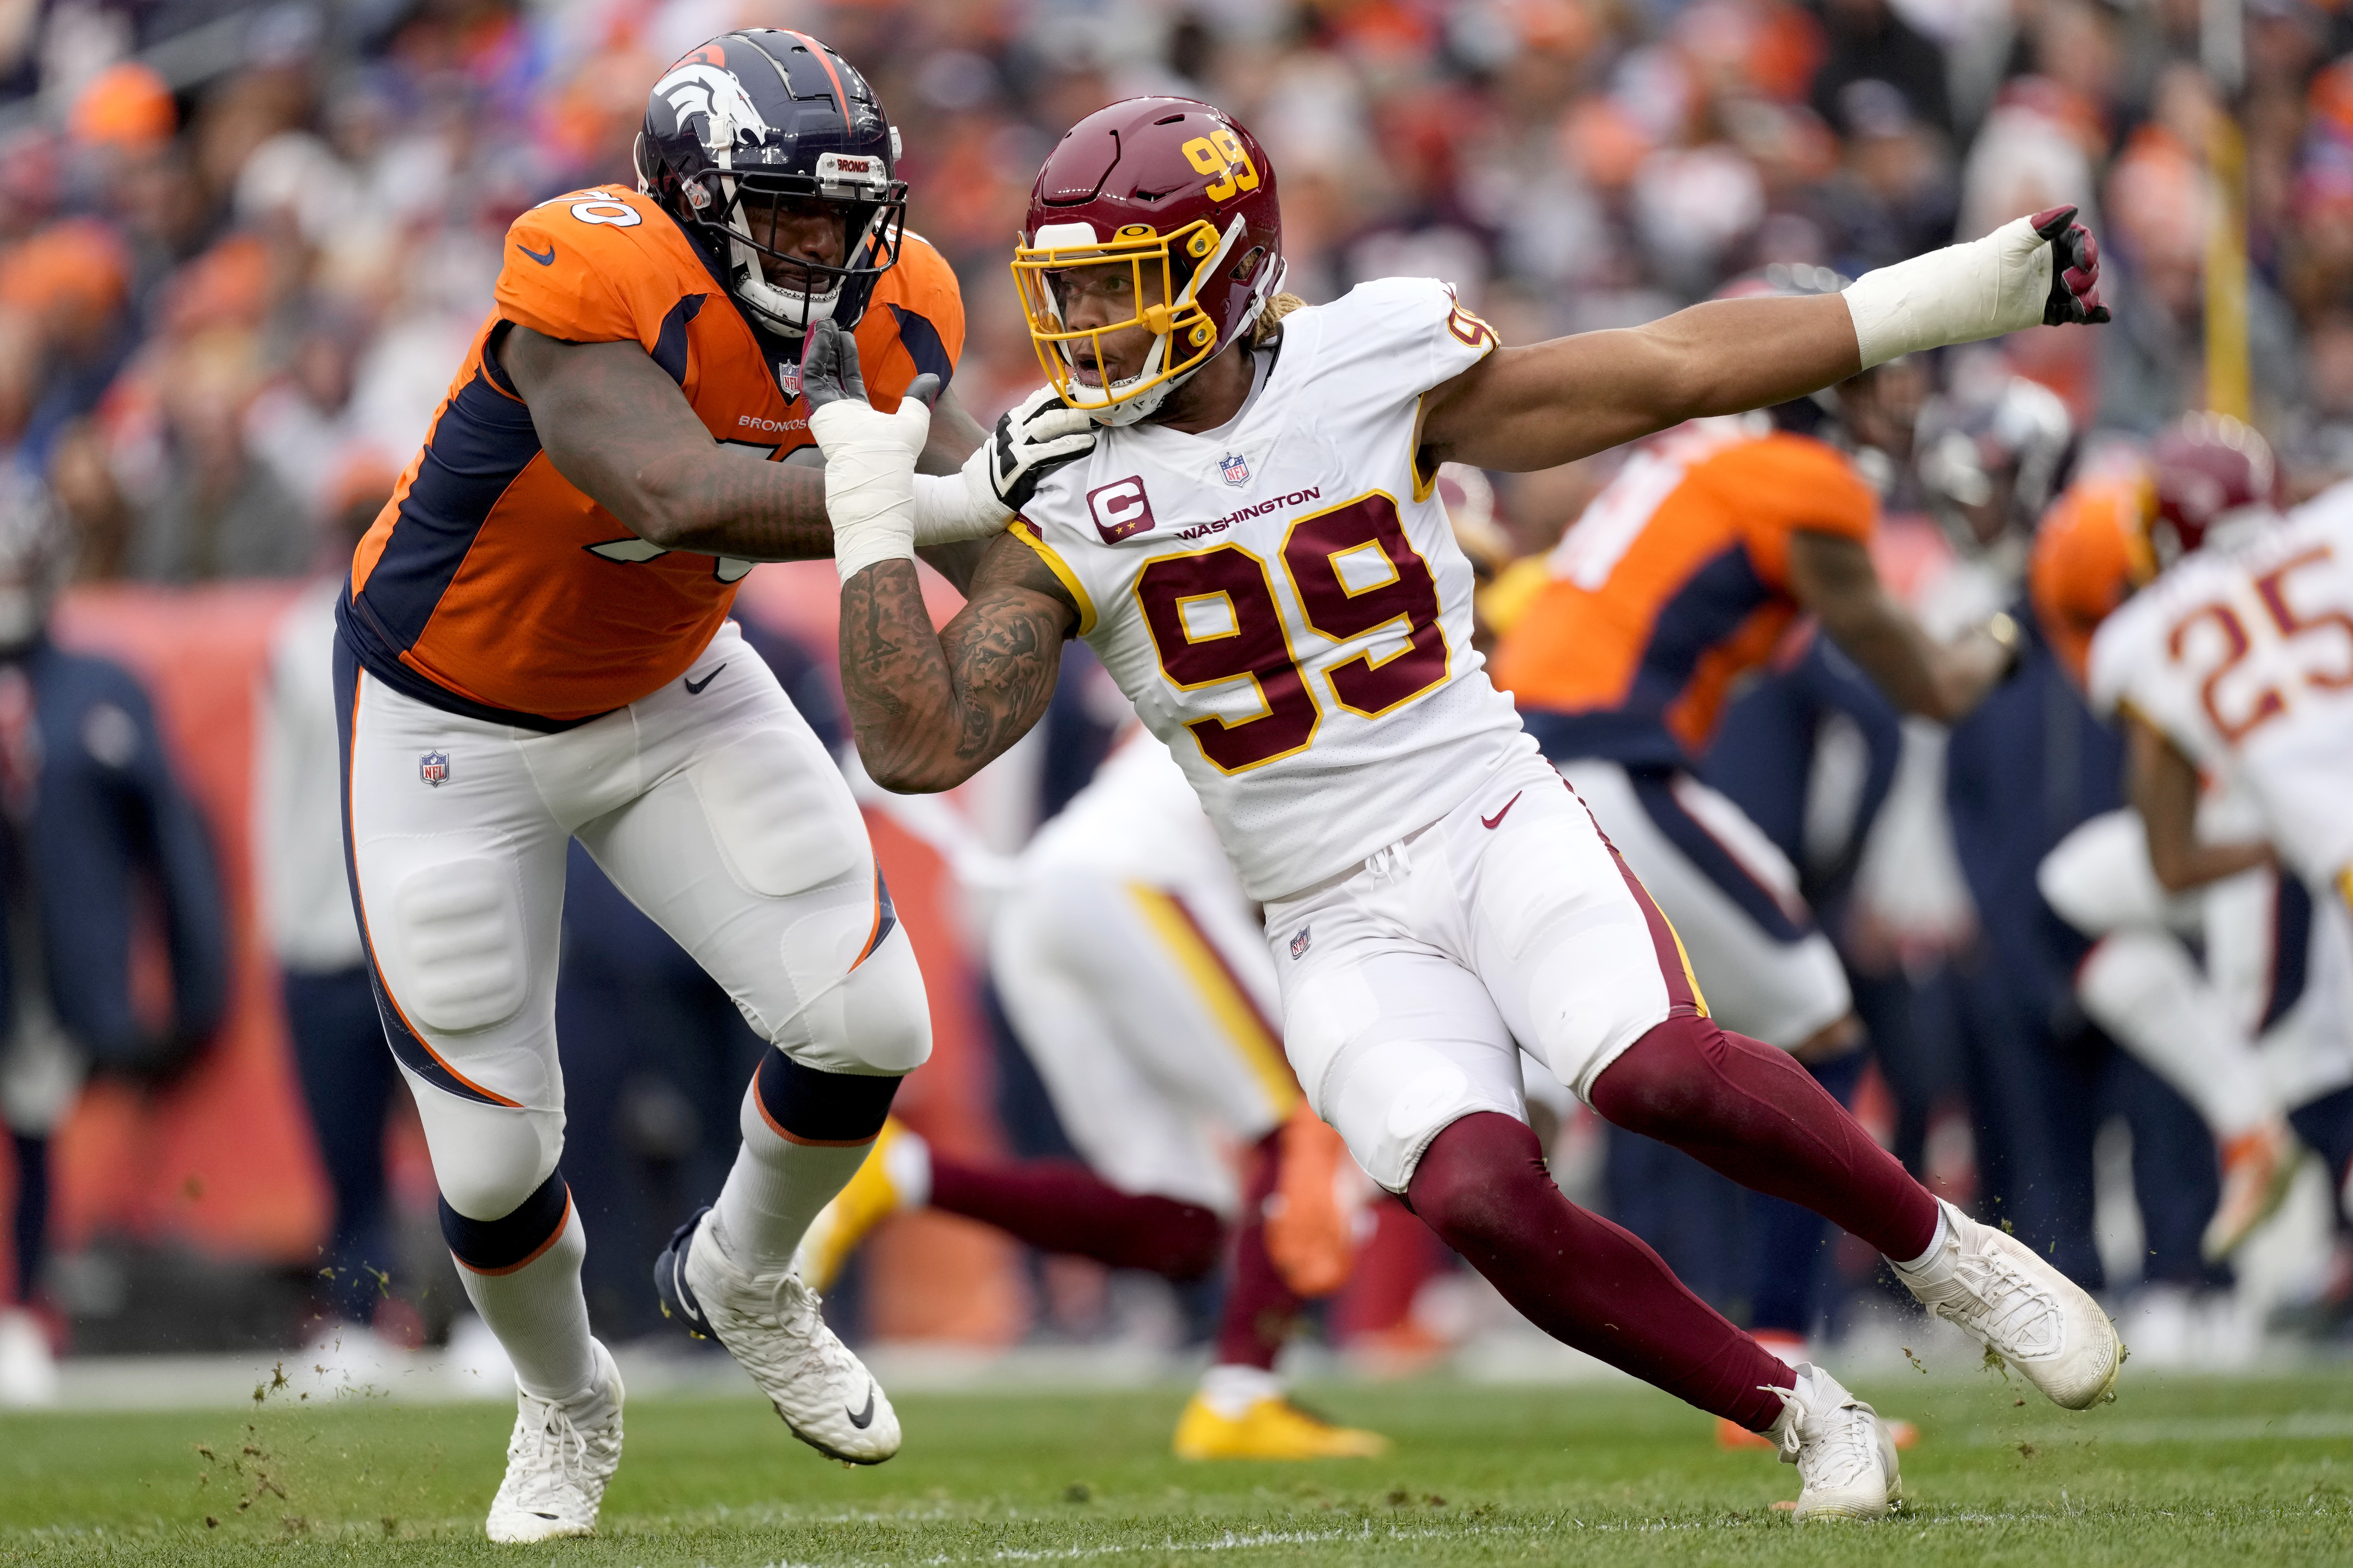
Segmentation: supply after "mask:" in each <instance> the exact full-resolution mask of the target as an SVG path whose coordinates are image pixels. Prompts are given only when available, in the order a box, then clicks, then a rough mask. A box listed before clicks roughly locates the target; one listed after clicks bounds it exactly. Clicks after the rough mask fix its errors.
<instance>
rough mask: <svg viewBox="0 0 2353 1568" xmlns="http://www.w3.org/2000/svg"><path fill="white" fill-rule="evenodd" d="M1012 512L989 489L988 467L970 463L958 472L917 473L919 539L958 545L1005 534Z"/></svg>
mask: <svg viewBox="0 0 2353 1568" xmlns="http://www.w3.org/2000/svg"><path fill="white" fill-rule="evenodd" d="M1010 521H1013V514H1012V512H1010V511H1008V510H1006V507H1005V505H1004V503H1003V502H1001V501H999V500H997V492H996V491H994V490H992V489H989V488H988V477H987V473H986V471H985V470H976V469H975V468H973V467H972V466H971V465H969V464H967V465H966V466H965V469H964V470H963V471H962V472H959V473H954V474H917V475H916V476H915V542H916V543H917V544H918V545H928V544H954V543H955V542H957V541H959V540H965V539H986V538H987V537H988V536H989V535H990V534H992V533H1002V532H1004V531H1005V525H1006V524H1007V523H1008V522H1010Z"/></svg>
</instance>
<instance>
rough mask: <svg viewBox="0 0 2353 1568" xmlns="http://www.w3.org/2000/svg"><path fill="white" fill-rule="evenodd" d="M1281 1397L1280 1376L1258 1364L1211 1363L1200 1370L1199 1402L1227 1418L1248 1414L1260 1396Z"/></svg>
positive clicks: (1234, 1418)
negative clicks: (1210, 1365) (1222, 1364)
mask: <svg viewBox="0 0 2353 1568" xmlns="http://www.w3.org/2000/svg"><path fill="white" fill-rule="evenodd" d="M1280 1398H1282V1379H1281V1378H1279V1377H1277V1376H1275V1374H1274V1373H1271V1372H1268V1371H1266V1370H1265V1369H1264V1368H1262V1367H1255V1366H1241V1365H1227V1366H1213V1367H1211V1368H1210V1369H1209V1370H1208V1371H1207V1372H1205V1373H1202V1374H1201V1403H1202V1404H1204V1405H1208V1407H1209V1408H1210V1409H1212V1410H1214V1411H1216V1412H1217V1413H1218V1414H1219V1415H1222V1416H1224V1417H1225V1418H1226V1419H1227V1420H1229V1421H1239V1420H1240V1419H1241V1418H1242V1417H1243V1416H1245V1415H1249V1414H1250V1406H1251V1405H1256V1404H1257V1403H1258V1402H1259V1401H1260V1400H1261V1399H1280Z"/></svg>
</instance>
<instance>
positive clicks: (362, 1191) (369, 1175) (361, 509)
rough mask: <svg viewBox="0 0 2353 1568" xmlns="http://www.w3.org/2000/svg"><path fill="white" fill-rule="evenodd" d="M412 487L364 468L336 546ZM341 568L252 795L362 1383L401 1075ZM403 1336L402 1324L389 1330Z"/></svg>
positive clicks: (384, 1243) (372, 1357)
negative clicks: (356, 817)
mask: <svg viewBox="0 0 2353 1568" xmlns="http://www.w3.org/2000/svg"><path fill="white" fill-rule="evenodd" d="M397 477H398V476H397V475H396V474H395V473H394V472H393V470H392V468H390V467H389V465H387V464H385V463H384V462H383V461H381V460H380V459H369V458H362V459H360V460H359V461H357V462H355V463H353V464H352V465H351V466H349V467H348V468H346V469H345V471H344V472H343V474H342V475H340V476H338V478H337V479H336V481H335V485H334V493H333V495H332V500H331V505H330V522H329V529H328V531H329V534H330V536H331V538H332V539H333V540H334V541H335V542H337V543H338V544H340V545H342V546H343V548H344V549H345V550H348V549H349V548H350V547H352V546H353V545H355V544H357V543H358V542H359V538H360V535H362V534H363V533H364V532H366V531H367V528H368V525H369V524H370V523H372V522H374V521H375V517H376V513H377V512H379V511H380V510H383V508H384V504H385V500H388V499H389V498H390V496H391V494H392V489H393V483H394V481H395V479H396V478H397ZM342 595H343V566H342V564H341V563H340V562H338V563H337V564H336V565H335V566H334V568H333V569H332V570H331V571H328V572H324V573H322V574H320V575H318V576H317V577H315V578H313V579H312V580H311V583H310V584H307V585H306V586H305V587H304V588H303V590H302V592H301V595H299V596H297V597H296V598H295V600H294V601H293V603H292V604H290V605H288V606H287V608H286V611H285V613H284V615H282V616H280V619H279V622H278V628H277V631H276V632H275V633H274V634H273V635H272V637H271V638H270V649H269V665H268V667H267V669H266V671H265V674H264V677H263V685H262V689H261V690H260V691H259V693H257V696H256V710H257V713H258V718H257V721H256V723H255V731H256V733H257V737H258V742H259V743H258V748H257V760H256V765H255V776H256V779H257V781H258V782H257V784H256V787H255V790H254V796H253V807H254V812H253V843H254V853H255V858H256V871H257V877H256V880H257V881H258V883H259V887H260V889H261V900H260V901H261V907H262V911H263V916H264V919H265V921H266V924H267V929H268V931H269V947H270V952H271V953H272V954H273V955H274V956H275V957H276V959H277V961H278V968H279V973H280V994H281V996H282V999H283V1001H284V1003H285V1008H286V1028H287V1033H288V1035H289V1036H290V1038H291V1039H292V1041H293V1046H294V1068H295V1072H296V1076H297V1077H299V1078H300V1079H301V1085H302V1100H303V1104H304V1105H305V1106H306V1107H307V1108H308V1109H309V1110H310V1113H311V1132H312V1134H313V1135H314V1136H315V1137H316V1139H317V1141H318V1150H319V1163H320V1164H321V1165H322V1167H323V1168H324V1169H325V1171H326V1173H327V1185H328V1189H329V1191H330V1193H331V1194H332V1202H333V1217H332V1223H331V1226H330V1231H329V1235H328V1239H327V1244H326V1246H325V1247H322V1248H321V1250H320V1267H319V1268H318V1273H317V1278H318V1279H319V1281H320V1285H319V1289H318V1290H317V1298H318V1303H319V1310H318V1314H317V1315H318V1316H319V1317H320V1318H321V1319H322V1324H321V1327H320V1331H318V1333H317V1334H316V1335H315V1336H314V1338H315V1340H316V1343H315V1344H314V1346H313V1349H314V1351H315V1352H316V1353H317V1354H318V1355H320V1356H322V1357H328V1358H333V1359H334V1360H336V1361H337V1362H338V1363H339V1364H341V1365H343V1366H345V1367H347V1368H349V1369H351V1370H352V1371H353V1373H358V1374H359V1375H357V1376H356V1377H355V1378H354V1381H356V1382H359V1383H362V1384H364V1383H367V1382H369V1381H371V1379H370V1377H369V1376H367V1375H366V1373H369V1372H373V1371H374V1370H375V1367H376V1366H377V1365H380V1364H381V1363H384V1362H385V1360H386V1359H387V1356H388V1352H390V1351H391V1350H392V1348H393V1347H392V1346H391V1345H389V1344H387V1343H385V1341H383V1340H382V1339H379V1338H378V1337H377V1336H376V1334H375V1331H374V1324H375V1319H376V1311H377V1308H378V1307H379V1306H380V1305H381V1304H382V1303H383V1302H384V1301H385V1300H389V1299H390V1292H389V1289H388V1285H389V1279H388V1276H389V1274H390V1272H391V1268H392V1260H393V1258H394V1256H395V1240H394V1236H393V1227H392V1224H391V1218H390V1214H389V1211H388V1207H387V1205H386V1202H385V1119H386V1117H387V1115H388V1114H389V1113H390V1111H391V1110H392V1109H393V1106H394V1104H395V1101H396V1098H402V1099H405V1096H398V1097H396V1089H397V1087H398V1079H399V1074H398V1073H397V1072H396V1070H395V1069H394V1065H393V1058H392V1052H391V1050H390V1049H389V1048H388V1047H386V1046H385V1039H384V1025H383V1023H382V1022H381V1021H380V1020H379V1019H378V1018H377V1016H376V1001H375V983H374V981H373V979H372V978H371V976H370V974H369V973H368V967H367V954H366V950H365V948H364V946H363V945H362V942H361V939H360V930H359V923H358V921H357V920H356V918H355V917H354V915H353V910H352V894H351V884H350V880H349V878H348V876H347V875H346V873H345V871H344V862H343V747H342V743H341V742H340V741H339V739H338V738H337V736H338V731H337V726H336V719H335V691H334V683H333V680H332V667H333V664H334V659H333V657H332V656H333V652H334V641H335V601H336V600H337V599H338V598H340V597H341V596H342ZM387 1326H390V1325H387Z"/></svg>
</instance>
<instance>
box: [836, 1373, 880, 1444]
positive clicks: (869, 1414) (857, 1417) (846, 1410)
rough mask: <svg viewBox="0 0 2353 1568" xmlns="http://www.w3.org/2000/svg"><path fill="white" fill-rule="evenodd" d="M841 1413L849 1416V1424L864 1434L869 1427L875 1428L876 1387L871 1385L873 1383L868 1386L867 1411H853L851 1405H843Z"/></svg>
mask: <svg viewBox="0 0 2353 1568" xmlns="http://www.w3.org/2000/svg"><path fill="white" fill-rule="evenodd" d="M841 1413H842V1414H843V1415H847V1416H849V1424H850V1425H851V1426H855V1427H857V1428H858V1429H859V1430H860V1432H863V1431H865V1430H866V1428H868V1427H869V1426H873V1425H874V1385H873V1384H871V1383H870V1384H867V1385H866V1408H865V1409H863V1410H852V1409H851V1408H850V1407H849V1405H843V1406H842V1407H841Z"/></svg>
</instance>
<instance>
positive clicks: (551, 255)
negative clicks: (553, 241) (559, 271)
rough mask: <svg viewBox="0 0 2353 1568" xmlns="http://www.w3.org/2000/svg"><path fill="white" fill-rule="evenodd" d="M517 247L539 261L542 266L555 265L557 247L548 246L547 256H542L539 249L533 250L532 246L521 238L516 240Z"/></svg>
mask: <svg viewBox="0 0 2353 1568" xmlns="http://www.w3.org/2000/svg"><path fill="white" fill-rule="evenodd" d="M515 248H516V249H517V250H520V251H522V253H523V254H524V255H525V256H528V257H530V258H532V259H533V261H536V262H538V263H539V264H540V265H541V266H542V267H553V266H554V265H555V247H554V246H552V245H551V246H549V247H547V254H546V255H545V256H542V255H541V254H540V253H539V252H538V251H536V250H533V248H532V247H530V246H528V245H525V244H524V243H523V242H522V240H519V239H518V240H516V241H515Z"/></svg>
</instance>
